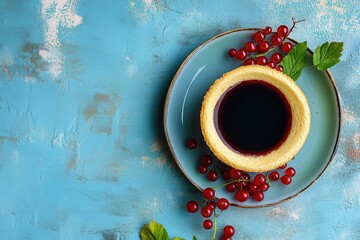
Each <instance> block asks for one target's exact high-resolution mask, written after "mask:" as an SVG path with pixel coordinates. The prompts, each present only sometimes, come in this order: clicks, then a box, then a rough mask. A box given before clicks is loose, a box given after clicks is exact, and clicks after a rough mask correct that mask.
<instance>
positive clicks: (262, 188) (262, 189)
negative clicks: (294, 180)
mask: <svg viewBox="0 0 360 240" xmlns="http://www.w3.org/2000/svg"><path fill="white" fill-rule="evenodd" d="M269 187H270V186H269V184H268V183H266V182H263V183H262V184H260V185H259V189H260V191H263V192H266V191H267V190H268V189H269Z"/></svg>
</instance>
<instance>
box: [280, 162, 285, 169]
mask: <svg viewBox="0 0 360 240" xmlns="http://www.w3.org/2000/svg"><path fill="white" fill-rule="evenodd" d="M286 166H287V164H286V163H284V164H283V165H281V166H280V167H279V168H280V169H284V168H286Z"/></svg>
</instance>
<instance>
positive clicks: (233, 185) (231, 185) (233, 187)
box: [225, 183, 236, 192]
mask: <svg viewBox="0 0 360 240" xmlns="http://www.w3.org/2000/svg"><path fill="white" fill-rule="evenodd" d="M225 188H226V191H228V192H235V190H236V183H229V184H226V187H225Z"/></svg>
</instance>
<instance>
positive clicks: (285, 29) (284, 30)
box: [276, 25, 289, 37]
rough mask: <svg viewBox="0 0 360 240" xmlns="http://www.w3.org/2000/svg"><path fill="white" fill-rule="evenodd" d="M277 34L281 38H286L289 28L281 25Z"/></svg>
mask: <svg viewBox="0 0 360 240" xmlns="http://www.w3.org/2000/svg"><path fill="white" fill-rule="evenodd" d="M276 32H277V34H279V35H280V36H281V37H286V35H287V34H288V32H289V28H288V27H287V26H285V25H281V26H279V27H278V29H277V31H276Z"/></svg>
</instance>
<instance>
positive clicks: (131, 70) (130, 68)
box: [124, 55, 138, 77]
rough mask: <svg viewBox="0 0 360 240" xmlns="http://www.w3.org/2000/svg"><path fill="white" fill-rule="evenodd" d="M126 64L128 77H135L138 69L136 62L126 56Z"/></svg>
mask: <svg viewBox="0 0 360 240" xmlns="http://www.w3.org/2000/svg"><path fill="white" fill-rule="evenodd" d="M124 63H125V71H126V75H127V76H128V77H132V76H134V74H135V73H136V72H137V69H138V67H137V66H136V64H135V63H134V61H133V60H132V59H131V58H130V56H128V55H125V57H124Z"/></svg>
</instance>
